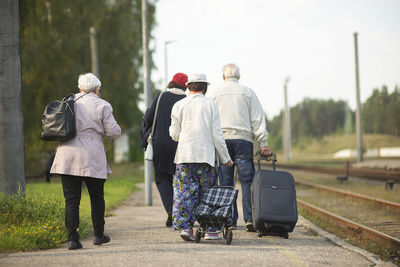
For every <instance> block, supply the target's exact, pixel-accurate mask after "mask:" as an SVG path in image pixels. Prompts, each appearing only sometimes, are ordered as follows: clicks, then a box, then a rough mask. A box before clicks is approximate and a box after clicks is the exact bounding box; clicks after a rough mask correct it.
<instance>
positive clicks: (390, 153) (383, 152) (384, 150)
mask: <svg viewBox="0 0 400 267" xmlns="http://www.w3.org/2000/svg"><path fill="white" fill-rule="evenodd" d="M357 154H358V153H357V149H342V150H339V151H338V152H336V153H335V154H333V157H334V158H355V157H357ZM364 157H366V158H392V157H400V147H380V148H371V149H367V150H366V151H365V152H364Z"/></svg>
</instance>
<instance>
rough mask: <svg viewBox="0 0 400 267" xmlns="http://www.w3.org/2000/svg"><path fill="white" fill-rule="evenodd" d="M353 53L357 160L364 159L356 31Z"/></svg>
mask: <svg viewBox="0 0 400 267" xmlns="http://www.w3.org/2000/svg"><path fill="white" fill-rule="evenodd" d="M354 54H355V68H356V69H355V71H356V101H357V110H356V131H357V155H358V161H364V155H363V154H364V149H363V138H362V125H361V117H362V113H361V101H360V78H359V70H358V43H357V33H356V32H355V33H354Z"/></svg>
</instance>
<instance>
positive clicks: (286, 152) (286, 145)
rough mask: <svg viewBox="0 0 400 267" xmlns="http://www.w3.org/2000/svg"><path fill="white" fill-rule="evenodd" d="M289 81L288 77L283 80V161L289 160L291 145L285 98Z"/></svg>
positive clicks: (288, 115)
mask: <svg viewBox="0 0 400 267" xmlns="http://www.w3.org/2000/svg"><path fill="white" fill-rule="evenodd" d="M288 83H289V77H288V78H286V80H285V85H284V94H285V112H284V114H283V158H284V160H285V162H289V160H290V147H291V142H290V139H291V136H290V131H291V130H290V110H289V104H288V98H287V84H288Z"/></svg>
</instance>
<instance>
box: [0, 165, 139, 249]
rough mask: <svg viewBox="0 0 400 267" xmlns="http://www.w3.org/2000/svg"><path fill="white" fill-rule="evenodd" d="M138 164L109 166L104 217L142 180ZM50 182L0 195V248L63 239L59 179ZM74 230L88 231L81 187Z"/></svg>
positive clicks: (88, 219)
mask: <svg viewBox="0 0 400 267" xmlns="http://www.w3.org/2000/svg"><path fill="white" fill-rule="evenodd" d="M141 165H142V164H141V163H127V164H118V165H114V166H112V169H113V172H114V173H113V175H112V176H110V177H109V178H108V180H107V182H106V183H105V188H104V198H105V202H106V216H109V215H111V211H112V209H114V208H116V207H118V205H120V204H121V203H122V202H123V201H124V200H126V199H127V197H128V196H129V195H131V194H132V193H133V192H135V191H137V190H139V189H138V187H136V186H135V184H136V183H139V182H143V170H142V169H141V168H140V166H141ZM51 180H52V181H51V183H45V182H37V181H36V182H28V183H27V185H26V192H25V194H22V193H20V194H17V195H11V196H0V251H2V252H4V251H21V250H22V251H24V250H35V249H46V248H54V247H59V246H61V244H62V243H64V242H65V241H66V239H67V231H66V229H65V226H64V211H65V207H64V197H63V192H62V185H61V179H60V178H59V177H53V178H52V179H51ZM78 232H79V234H80V236H81V237H82V238H83V237H86V236H88V235H89V234H90V233H91V232H92V223H91V217H90V198H89V194H88V192H87V189H86V188H84V189H83V190H82V199H81V205H80V224H79V229H78Z"/></svg>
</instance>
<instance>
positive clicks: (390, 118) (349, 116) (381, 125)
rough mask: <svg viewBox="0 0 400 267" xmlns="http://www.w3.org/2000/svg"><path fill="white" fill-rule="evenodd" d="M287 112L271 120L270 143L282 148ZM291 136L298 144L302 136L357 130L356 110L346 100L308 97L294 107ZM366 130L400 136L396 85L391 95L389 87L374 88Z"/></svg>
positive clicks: (399, 100) (367, 104) (366, 106)
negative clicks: (284, 119)
mask: <svg viewBox="0 0 400 267" xmlns="http://www.w3.org/2000/svg"><path fill="white" fill-rule="evenodd" d="M282 118H283V112H281V113H280V114H279V115H278V116H275V117H274V118H273V119H272V120H271V121H267V128H268V132H269V136H270V138H269V140H270V145H271V146H272V147H274V149H275V150H281V149H282ZM290 118H291V137H292V142H293V144H294V145H296V143H298V142H299V141H300V140H302V139H312V138H321V137H323V136H325V135H330V134H350V133H354V132H355V124H354V123H355V111H352V110H351V109H350V107H349V106H348V104H347V103H346V102H345V101H342V100H339V101H334V100H331V99H330V100H320V99H311V98H305V99H304V100H303V101H302V102H301V103H299V104H297V105H296V106H294V107H291V108H290ZM362 128H363V133H371V134H374V133H376V134H388V135H395V136H400V91H399V87H398V86H397V85H396V86H395V88H394V91H393V92H392V93H391V94H389V92H388V88H387V86H385V85H384V86H382V88H380V89H379V88H376V89H374V91H373V93H372V95H371V96H370V97H369V98H368V99H367V100H366V101H365V102H364V103H363V104H362Z"/></svg>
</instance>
